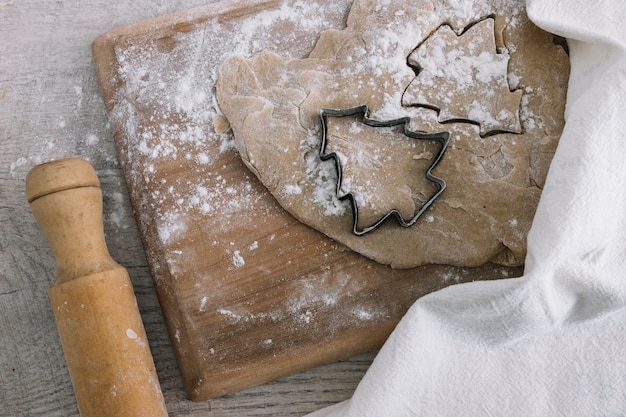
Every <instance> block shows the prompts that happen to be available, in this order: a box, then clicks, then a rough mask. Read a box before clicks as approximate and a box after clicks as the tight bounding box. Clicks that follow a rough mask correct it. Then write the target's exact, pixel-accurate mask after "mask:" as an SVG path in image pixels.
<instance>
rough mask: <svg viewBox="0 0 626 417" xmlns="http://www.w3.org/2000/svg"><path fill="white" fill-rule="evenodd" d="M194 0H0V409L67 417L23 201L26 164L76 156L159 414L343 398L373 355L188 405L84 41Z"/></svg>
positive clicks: (250, 411)
mask: <svg viewBox="0 0 626 417" xmlns="http://www.w3.org/2000/svg"><path fill="white" fill-rule="evenodd" d="M204 3H206V1H200V0H185V1H182V0H181V1H170V2H162V1H158V2H151V1H144V0H139V1H135V0H133V1H120V2H114V3H111V2H109V1H104V0H90V1H86V2H85V1H83V2H47V1H42V0H39V1H19V0H17V1H13V2H0V57H2V58H1V60H0V151H1V152H0V265H1V266H2V268H1V269H0V416H2V417H16V416H18V417H22V416H49V417H73V416H78V409H77V408H76V403H75V399H74V393H73V390H72V386H71V383H70V379H69V374H68V372H67V368H66V364H65V359H64V358H63V352H62V350H61V345H60V340H59V336H58V333H57V330H56V327H55V324H54V317H53V315H52V311H51V310H50V302H49V300H48V288H49V286H50V284H51V283H52V281H53V279H54V275H55V265H54V258H53V256H52V251H51V250H50V247H49V245H48V243H47V242H46V239H45V237H44V235H43V233H42V232H41V230H40V228H39V227H38V225H37V224H36V222H35V219H34V218H33V216H32V214H31V212H30V210H29V208H28V202H27V201H26V194H25V183H24V181H25V177H26V173H27V172H28V171H29V170H30V169H31V168H32V167H33V166H34V165H36V164H38V163H40V162H45V161H49V160H53V159H58V158H62V157H69V156H80V157H84V158H86V159H88V160H90V161H91V162H92V164H94V166H95V167H96V169H97V172H98V175H99V177H100V180H101V182H102V188H103V192H104V222H105V233H106V238H107V243H108V245H109V248H110V251H111V255H112V256H113V258H114V259H116V260H117V261H118V262H120V263H121V264H122V265H124V266H125V267H126V268H127V269H128V271H129V273H130V276H131V279H132V281H133V284H134V289H135V294H136V296H137V301H138V303H139V308H140V311H141V314H142V319H143V322H144V325H145V327H146V331H147V334H148V339H149V342H150V346H151V349H152V353H153V357H154V360H155V365H156V368H157V373H158V375H159V378H160V380H161V385H162V388H163V392H164V396H165V399H166V404H167V407H168V411H169V415H170V416H172V417H176V416H192V415H193V416H259V415H273V416H299V415H302V414H304V413H306V412H309V411H313V410H316V409H318V408H321V407H323V406H326V405H329V404H332V403H334V402H337V401H341V400H343V399H346V398H348V397H349V396H350V395H351V393H352V391H353V389H354V388H355V387H356V384H357V383H358V381H359V380H360V378H361V376H362V375H363V373H364V372H365V370H366V369H367V366H368V365H369V363H370V361H371V359H372V357H373V354H372V353H370V354H366V355H361V356H357V357H355V358H352V359H349V360H346V361H342V362H337V363H335V364H332V365H328V366H325V367H321V368H317V369H315V370H312V371H309V372H305V373H301V374H297V375H294V376H292V377H289V378H284V379H281V380H279V381H275V382H272V383H269V384H265V385H262V386H259V387H255V388H252V389H250V390H246V391H244V392H241V393H238V394H235V395H231V396H226V397H223V398H219V399H216V400H211V401H207V402H200V403H194V402H191V401H189V400H188V399H187V395H186V393H185V392H184V390H183V387H182V382H181V379H180V376H179V371H178V368H177V365H176V362H175V359H174V355H173V350H172V347H171V345H170V342H169V338H168V336H167V330H166V328H165V323H164V320H163V316H162V314H161V310H160V307H159V304H158V300H157V296H156V293H155V290H154V286H153V284H152V279H151V276H150V273H149V270H148V266H147V262H146V260H145V257H144V254H143V248H142V246H141V241H140V238H139V234H138V231H137V228H136V226H135V222H134V219H133V216H132V211H131V206H130V201H129V199H128V195H127V192H126V187H125V184H124V179H123V177H122V173H121V170H120V168H119V165H118V162H117V157H116V154H115V146H114V143H113V137H112V133H111V131H110V128H109V127H108V120H107V117H106V114H105V110H104V105H103V102H102V99H101V96H100V93H99V89H98V87H97V83H96V75H95V70H94V67H93V64H92V56H91V43H92V42H93V40H94V39H95V37H96V36H98V35H99V34H101V33H103V32H106V31H108V30H111V29H112V28H114V27H117V26H119V25H122V24H126V23H131V22H135V21H139V20H142V19H146V18H151V17H156V16H160V15H163V14H165V13H170V12H174V11H179V10H186V9H188V8H191V7H195V6H198V5H201V4H204Z"/></svg>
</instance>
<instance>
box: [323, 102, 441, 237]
mask: <svg viewBox="0 0 626 417" xmlns="http://www.w3.org/2000/svg"><path fill="white" fill-rule="evenodd" d="M367 113H368V109H367V105H362V106H357V107H350V108H346V109H330V108H322V109H320V118H321V120H322V132H323V133H322V144H321V147H320V157H321V159H322V160H324V161H327V160H329V159H334V161H335V165H336V167H337V187H336V193H337V195H339V192H340V188H341V178H342V177H341V176H342V174H341V161H340V160H339V156H338V155H337V154H336V153H335V152H331V153H326V142H327V126H326V118H327V117H343V116H353V115H356V114H362V116H363V120H362V122H363V123H364V124H366V125H368V126H372V127H393V126H399V125H403V133H404V135H405V136H408V137H409V138H412V139H418V140H434V141H438V142H440V143H441V150H440V151H439V153H438V154H437V156H436V157H435V160H434V161H433V163H432V164H431V166H430V167H429V168H428V169H427V170H426V172H425V176H426V178H427V179H428V180H430V181H432V182H433V183H435V184H437V186H438V190H437V191H436V192H435V193H434V194H433V195H432V196H431V197H430V198H429V199H428V200H427V201H426V202H424V204H422V206H421V207H420V209H419V210H418V211H417V213H416V214H415V216H413V217H412V218H410V219H409V220H405V219H404V218H403V217H402V215H401V214H400V213H399V212H398V211H397V210H395V209H394V210H391V211H390V212H389V213H387V214H385V215H384V216H383V217H382V218H381V219H380V220H378V221H377V222H376V223H374V224H373V225H371V226H368V227H365V228H364V229H362V230H359V229H358V217H359V210H358V207H357V203H356V201H355V199H354V196H353V194H352V193H347V194H346V195H344V196H341V197H339V198H340V199H346V198H347V199H349V200H350V203H351V207H352V218H353V222H352V232H353V233H354V234H355V235H357V236H363V235H365V234H367V233H369V232H371V231H373V230H375V229H376V228H378V227H379V226H380V225H381V224H383V222H385V220H387V218H389V217H390V216H394V217H395V218H396V220H397V221H398V223H399V224H400V225H401V226H403V227H410V226H412V225H413V224H415V222H416V221H417V220H418V219H419V218H420V216H421V215H422V214H423V213H424V212H425V211H426V210H427V209H428V207H430V206H431V204H432V203H433V202H434V201H435V200H436V199H437V197H439V196H440V195H441V193H442V192H443V190H444V189H445V188H446V182H445V181H444V180H443V179H441V178H438V177H435V176H434V175H433V174H432V171H433V169H434V168H435V167H436V166H437V164H438V163H439V161H440V160H441V158H442V157H443V155H444V153H445V151H446V148H447V147H448V142H449V141H450V133H449V132H439V133H418V132H413V131H411V130H409V122H410V119H409V117H402V118H399V119H394V120H388V121H382V122H381V121H378V120H373V119H370V118H368V117H367Z"/></svg>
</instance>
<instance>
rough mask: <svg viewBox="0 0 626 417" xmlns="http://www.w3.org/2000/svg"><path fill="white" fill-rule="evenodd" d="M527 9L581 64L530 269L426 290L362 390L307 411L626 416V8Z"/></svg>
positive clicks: (549, 3) (601, 1)
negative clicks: (564, 41) (509, 276)
mask: <svg viewBox="0 0 626 417" xmlns="http://www.w3.org/2000/svg"><path fill="white" fill-rule="evenodd" d="M527 10H528V14H529V17H530V19H531V20H532V21H533V22H534V23H535V24H537V25H538V26H540V27H541V28H543V29H544V30H547V31H549V32H552V33H554V34H557V35H559V36H562V37H564V38H566V39H567V41H568V46H569V51H570V62H571V74H570V81H569V90H568V96H567V106H566V114H565V116H566V124H565V128H564V131H563V134H562V137H561V140H560V143H559V146H558V149H557V151H556V154H555V156H554V159H553V161H552V164H551V166H550V171H549V173H548V177H547V180H546V184H545V188H544V190H543V194H542V196H541V200H540V202H539V206H538V209H537V213H536V215H535V218H534V221H533V226H532V228H531V231H530V233H529V236H528V255H527V259H526V267H525V272H524V276H523V277H521V278H515V279H507V280H498V281H481V282H474V283H469V284H460V285H456V286H451V287H448V288H446V289H443V290H441V291H438V292H435V293H432V294H429V295H428V296H425V297H423V298H421V299H419V300H418V301H417V302H416V303H415V304H414V305H413V306H412V307H411V309H410V310H409V311H408V312H407V314H406V315H405V317H404V318H403V319H402V321H401V322H400V323H399V324H398V326H397V328H396V329H395V330H394V332H393V333H392V335H391V336H390V337H389V339H388V340H387V342H386V343H385V345H384V346H383V348H382V349H381V351H380V352H379V354H378V355H377V357H376V358H375V360H374V362H373V363H372V365H371V367H370V369H369V370H368V372H367V373H366V375H365V376H364V378H363V380H362V381H361V382H360V384H359V386H358V387H357V389H356V391H355V393H354V395H353V397H352V398H351V399H350V400H347V401H345V402H343V403H340V404H336V405H334V406H332V407H329V408H326V409H323V410H319V411H318V412H315V413H313V414H310V415H309V417H330V416H337V417H339V416H355V417H356V416H358V417H368V416H376V417H380V416H392V417H400V416H483V415H484V416H507V417H511V416H524V417H528V416H551V417H552V416H624V415H626V360H625V359H624V357H625V356H626V355H625V354H626V347H625V346H626V279H625V278H626V233H625V232H626V163H625V161H624V160H625V159H626V117H624V115H623V114H622V113H623V112H624V110H625V109H626V25H624V22H625V21H626V5H625V4H624V2H623V1H622V0H595V1H590V0H527ZM547 65H549V63H547Z"/></svg>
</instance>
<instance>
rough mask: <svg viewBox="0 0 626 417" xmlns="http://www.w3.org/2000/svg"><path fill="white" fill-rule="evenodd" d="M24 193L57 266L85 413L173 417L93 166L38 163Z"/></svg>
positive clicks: (66, 337)
mask: <svg viewBox="0 0 626 417" xmlns="http://www.w3.org/2000/svg"><path fill="white" fill-rule="evenodd" d="M26 195H27V198H28V202H29V203H30V206H31V209H32V211H33V214H34V216H35V218H36V219H37V222H38V223H39V224H40V226H41V228H42V229H43V231H44V233H45V235H46V237H47V239H48V241H49V243H50V246H51V247H52V251H53V253H54V257H55V260H56V265H57V275H56V279H55V281H54V283H53V284H52V286H51V287H50V291H49V295H50V301H51V304H52V309H53V311H54V316H55V319H56V323H57V328H58V330H59V336H60V338H61V344H62V345H63V351H64V353H65V358H66V360H67V366H68V369H69V372H70V376H71V378H72V385H73V387H74V392H75V394H76V401H77V403H78V408H79V410H80V413H81V416H82V417H131V416H132V417H138V416H146V417H167V410H166V408H165V402H164V400H163V395H162V393H161V388H160V385H159V380H158V377H157V374H156V370H155V367H154V362H153V360H152V355H151V353H150V348H149V346H148V340H147V337H146V333H145V330H144V327H143V323H142V321H141V316H140V313H139V309H138V308H137V301H136V298H135V294H134V292H133V288H132V284H131V281H130V278H129V276H128V273H127V271H126V269H124V268H123V267H122V266H120V265H119V264H118V263H116V262H115V261H114V260H113V259H112V258H111V256H110V255H109V252H108V249H107V246H106V242H105V239H104V230H103V225H102V192H101V190H100V182H99V181H98V177H97V175H96V173H95V171H94V169H93V167H92V166H91V165H90V164H89V163H88V162H87V161H85V160H82V159H77V158H71V159H62V160H57V161H53V162H49V163H46V164H43V165H39V166H37V167H35V168H33V169H32V170H31V171H30V172H29V173H28V176H27V177H26Z"/></svg>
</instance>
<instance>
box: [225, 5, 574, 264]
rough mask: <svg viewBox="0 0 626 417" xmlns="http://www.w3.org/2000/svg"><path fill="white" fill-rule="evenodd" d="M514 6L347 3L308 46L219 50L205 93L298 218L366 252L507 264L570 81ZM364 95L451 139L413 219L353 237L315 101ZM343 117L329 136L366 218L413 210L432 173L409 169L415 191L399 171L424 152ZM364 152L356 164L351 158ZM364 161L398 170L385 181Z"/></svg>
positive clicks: (555, 52)
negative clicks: (212, 86) (227, 53)
mask: <svg viewBox="0 0 626 417" xmlns="http://www.w3.org/2000/svg"><path fill="white" fill-rule="evenodd" d="M524 5H525V2H524V1H523V0H511V1H503V0H482V1H474V2H457V1H450V0H433V1H414V0H413V1H409V0H404V1H403V0H393V1H388V0H387V1H385V0H355V2H354V4H353V6H352V8H351V11H350V14H349V17H348V21H347V27H346V28H345V29H344V30H341V31H337V30H330V31H326V32H323V33H322V34H321V36H320V39H319V41H318V42H317V45H316V47H315V48H314V50H313V51H312V52H311V54H310V55H309V57H308V58H305V59H290V58H285V57H281V56H278V55H276V54H273V53H270V52H263V53H260V54H258V55H256V56H254V57H252V58H249V59H247V58H244V57H243V56H231V57H229V58H228V59H226V60H225V61H224V63H223V64H222V66H221V68H220V71H219V78H218V82H217V99H218V102H219V106H220V109H221V111H222V112H223V114H224V116H225V117H226V118H227V119H228V122H229V123H230V127H231V128H232V130H233V133H234V137H235V143H236V146H237V149H238V151H239V153H240V155H241V158H242V160H243V161H244V163H245V164H246V165H247V166H248V167H249V168H250V169H251V170H252V172H254V173H255V174H256V176H257V177H258V178H259V179H260V180H261V182H262V183H263V184H264V185H265V187H267V189H268V190H269V192H271V193H272V194H273V195H274V196H275V198H276V199H277V200H278V202H279V203H280V205H281V206H283V207H284V208H285V209H286V210H287V211H289V212H290V213H291V214H292V215H294V216H295V217H296V218H297V219H299V220H300V221H302V222H304V223H306V224H308V225H310V226H311V227H313V228H315V229H317V230H319V231H321V232H323V233H324V234H326V235H327V236H329V237H331V238H333V239H335V240H336V241H338V242H341V243H343V244H344V245H346V246H347V247H349V248H351V249H352V250H355V251H357V252H359V253H361V254H363V255H364V256H367V257H369V258H371V259H374V260H376V261H378V262H380V263H383V264H388V265H391V266H392V267H394V268H411V267H415V266H419V265H424V264H448V265H455V266H466V267H467V266H469V267H471V266H478V265H481V264H484V263H486V262H495V263H499V264H502V265H520V264H522V263H523V261H524V257H525V254H526V236H527V232H528V230H529V228H530V224H531V222H532V218H533V216H534V213H535V210H536V206H537V203H538V200H539V197H540V195H541V189H542V186H543V183H544V179H545V177H546V174H547V170H548V167H549V164H550V161H551V159H552V155H553V153H554V151H555V149H556V146H557V143H558V139H559V136H560V133H561V131H562V128H563V124H564V120H563V113H564V103H565V94H566V88H567V81H568V77H569V60H568V57H567V53H566V51H565V50H564V48H563V46H562V45H559V42H555V40H554V38H553V36H552V35H551V34H549V33H546V32H544V31H542V30H540V29H539V28H537V27H536V26H534V25H533V24H532V23H531V22H530V21H529V20H528V18H527V16H526V12H525V9H524ZM363 105H365V106H367V108H368V114H367V117H369V118H371V119H375V120H379V121H381V122H382V121H386V120H393V119H399V118H408V120H409V127H410V129H411V130H413V131H415V132H425V133H436V132H444V131H445V132H449V133H450V142H449V145H448V147H447V148H446V150H445V154H444V156H443V158H442V160H441V161H440V162H439V164H438V165H437V166H436V167H435V168H434V170H433V174H434V175H436V176H437V177H438V178H441V179H443V180H445V181H446V184H447V187H446V189H445V190H444V192H443V193H442V194H441V195H440V196H439V197H438V198H437V199H436V200H435V201H434V202H433V204H432V205H431V206H430V207H429V208H428V210H426V211H425V212H424V214H423V215H422V216H421V217H420V218H419V219H418V221H417V222H415V224H413V225H412V226H410V227H402V226H400V225H399V224H398V222H396V221H395V219H394V218H389V219H388V220H387V221H385V222H384V223H383V224H382V225H381V227H379V228H377V229H376V230H374V231H372V232H370V233H367V234H366V235H364V236H356V235H354V234H353V233H352V222H353V216H352V211H351V207H350V201H348V200H342V199H339V198H338V195H337V192H339V194H340V195H341V193H342V192H344V191H345V190H346V189H347V188H349V187H348V186H347V185H346V184H341V187H340V189H338V187H337V185H338V184H337V182H338V178H337V165H336V164H335V163H334V162H333V161H332V160H328V161H322V159H321V158H320V143H321V138H322V128H321V120H320V110H321V109H322V108H332V109H345V108H352V107H357V106H363ZM357 122H358V120H352V121H350V122H346V123H343V125H345V126H343V127H342V123H335V124H334V125H333V129H334V130H333V132H335V133H334V134H335V136H336V137H338V138H339V140H338V141H335V143H336V144H337V148H340V149H342V151H343V152H344V154H343V155H342V156H341V158H342V162H343V163H345V164H347V165H349V166H350V175H349V176H348V177H347V179H346V178H344V180H348V181H352V182H359V184H361V185H363V184H368V183H369V184H370V185H371V189H369V186H368V187H363V186H361V187H360V188H359V190H360V191H359V192H360V198H361V200H362V201H365V202H367V201H372V202H373V203H372V204H371V206H367V207H365V206H364V207H362V208H363V210H364V213H368V216H370V217H372V218H375V217H376V216H377V215H381V214H384V211H385V210H387V209H389V208H393V207H392V206H393V204H395V203H394V202H400V203H398V204H399V207H397V209H398V210H402V211H403V212H406V213H409V214H410V213H411V211H412V210H417V209H419V206H420V204H421V203H422V202H423V201H424V195H427V194H428V193H429V192H431V191H429V190H430V189H432V184H429V183H428V181H424V180H423V178H418V181H417V182H418V183H422V184H423V189H416V188H415V186H414V185H412V186H411V187H407V186H406V184H405V183H402V181H400V182H398V177H401V178H402V177H403V175H404V179H406V180H407V181H409V180H411V179H413V182H411V184H414V183H415V176H416V175H419V171H423V170H424V166H423V161H422V160H423V159H428V156H429V155H432V153H433V152H436V150H433V149H431V147H432V145H428V146H427V145H424V146H423V147H420V150H419V152H417V150H414V149H413V150H409V151H410V152H413V154H412V155H414V156H415V158H414V159H415V161H416V163H417V162H420V163H422V165H419V164H417V165H415V166H414V167H413V168H411V167H410V161H409V162H407V161H404V162H402V163H395V162H394V161H395V160H394V159H393V155H394V152H395V154H396V155H398V154H399V153H402V152H404V151H403V150H402V149H405V148H406V146H405V145H402V146H399V147H398V149H395V148H394V147H393V146H392V145H389V149H391V151H390V152H382V151H383V150H384V149H383V148H385V146H379V145H376V146H375V148H376V149H379V150H381V152H376V151H373V150H372V143H373V142H372V141H369V140H368V139H367V137H368V135H365V136H363V135H359V134H358V130H359V127H358V126H356V127H355V124H354V123H357ZM394 140H401V139H397V138H396V139H394ZM360 141H361V142H360ZM340 142H341V143H343V145H341V143H340ZM390 142H393V140H391V141H390ZM346 143H347V144H348V145H346ZM341 146H343V148H342V147H341ZM420 146H421V145H420ZM366 150H367V151H368V154H367V155H366V157H367V158H366V160H367V164H364V163H362V161H363V160H359V159H358V155H359V153H360V154H363V152H365V151H366ZM398 152H399V153H398ZM379 154H380V155H383V156H384V157H383V156H380V155H379ZM390 155H391V156H390ZM409 159H411V158H409ZM368 164H369V165H368ZM359 165H362V169H360V168H359ZM366 165H367V166H366ZM372 166H376V167H378V168H380V169H381V170H383V171H385V172H388V171H393V170H394V169H397V170H400V169H403V170H404V171H402V172H401V173H399V174H398V173H397V172H396V174H394V175H392V176H391V177H393V178H394V180H393V181H395V182H393V183H392V182H388V181H386V180H385V179H384V178H383V177H384V176H383V175H382V174H379V173H376V172H374V171H371V168H372ZM368 169H370V170H369V171H368ZM383 171H380V172H383ZM372 172H374V173H372ZM403 172H404V173H403ZM416 172H417V174H416ZM409 182H410V181H409ZM368 193H370V194H368ZM403 193H404V194H405V196H404V197H403ZM420 194H421V196H420ZM370 197H371V198H370ZM364 204H365V203H364ZM365 205H366V204H365ZM377 207H378V208H377ZM367 210H369V211H367ZM372 213H373V214H372Z"/></svg>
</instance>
